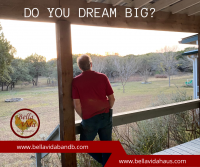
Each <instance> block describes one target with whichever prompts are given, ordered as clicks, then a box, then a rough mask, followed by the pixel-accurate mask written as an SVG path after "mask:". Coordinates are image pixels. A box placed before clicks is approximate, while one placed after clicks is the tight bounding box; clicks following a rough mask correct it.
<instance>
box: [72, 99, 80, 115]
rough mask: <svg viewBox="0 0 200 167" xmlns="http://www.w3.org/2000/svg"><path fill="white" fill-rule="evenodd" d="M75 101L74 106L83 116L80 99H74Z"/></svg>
mask: <svg viewBox="0 0 200 167" xmlns="http://www.w3.org/2000/svg"><path fill="white" fill-rule="evenodd" d="M73 102H74V108H75V110H76V112H77V114H78V115H79V116H80V117H81V118H82V110H81V101H80V99H73Z"/></svg>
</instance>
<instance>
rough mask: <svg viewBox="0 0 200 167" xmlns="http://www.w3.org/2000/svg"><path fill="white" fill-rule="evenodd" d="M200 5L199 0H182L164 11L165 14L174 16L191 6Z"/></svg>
mask: <svg viewBox="0 0 200 167" xmlns="http://www.w3.org/2000/svg"><path fill="white" fill-rule="evenodd" d="M198 3H200V0H189V1H188V0H183V1H181V2H179V3H177V4H174V5H172V6H171V7H168V8H166V9H164V10H163V11H165V12H172V14H176V13H178V12H180V11H182V10H184V9H187V8H189V7H191V6H193V5H196V4H198Z"/></svg>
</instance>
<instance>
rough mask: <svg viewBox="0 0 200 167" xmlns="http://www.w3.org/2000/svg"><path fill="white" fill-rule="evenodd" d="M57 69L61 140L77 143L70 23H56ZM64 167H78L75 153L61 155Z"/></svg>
mask: <svg viewBox="0 0 200 167" xmlns="http://www.w3.org/2000/svg"><path fill="white" fill-rule="evenodd" d="M56 41H57V68H58V90H59V114H60V140H61V141H75V139H76V138H75V115H74V107H73V101H72V98H71V84H72V79H73V65H72V64H73V63H72V46H71V25H70V23H69V22H68V21H62V20H60V21H58V22H57V23H56ZM61 162H62V167H76V154H75V153H62V154H61Z"/></svg>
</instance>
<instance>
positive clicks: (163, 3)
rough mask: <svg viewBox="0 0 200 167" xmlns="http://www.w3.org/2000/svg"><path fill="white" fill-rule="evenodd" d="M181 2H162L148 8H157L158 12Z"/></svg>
mask: <svg viewBox="0 0 200 167" xmlns="http://www.w3.org/2000/svg"><path fill="white" fill-rule="evenodd" d="M178 1H180V0H161V1H157V2H155V3H153V4H152V5H150V6H148V7H149V8H155V9H156V11H160V10H162V9H164V8H166V7H168V6H170V5H172V4H174V3H176V2H178Z"/></svg>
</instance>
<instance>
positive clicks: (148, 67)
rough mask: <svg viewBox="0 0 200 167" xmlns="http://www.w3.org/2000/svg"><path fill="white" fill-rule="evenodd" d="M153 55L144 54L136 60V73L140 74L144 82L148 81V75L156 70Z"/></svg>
mask: <svg viewBox="0 0 200 167" xmlns="http://www.w3.org/2000/svg"><path fill="white" fill-rule="evenodd" d="M154 61H155V60H154V57H153V56H150V55H145V56H143V57H141V58H140V59H139V61H138V73H139V74H140V75H141V76H142V78H143V81H144V83H145V84H146V83H148V79H149V76H150V75H151V74H152V72H153V71H155V70H156V66H155V62H154Z"/></svg>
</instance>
